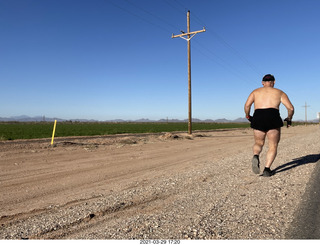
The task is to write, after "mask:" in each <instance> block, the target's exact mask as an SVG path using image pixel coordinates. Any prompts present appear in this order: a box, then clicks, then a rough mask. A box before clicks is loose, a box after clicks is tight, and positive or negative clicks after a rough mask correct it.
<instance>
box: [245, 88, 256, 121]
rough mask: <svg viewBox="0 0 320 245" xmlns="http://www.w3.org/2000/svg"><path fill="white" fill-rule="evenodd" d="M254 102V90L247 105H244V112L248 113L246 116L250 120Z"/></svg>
mask: <svg viewBox="0 0 320 245" xmlns="http://www.w3.org/2000/svg"><path fill="white" fill-rule="evenodd" d="M253 102H254V95H253V92H252V93H251V94H250V95H249V97H248V99H247V101H246V103H245V105H244V112H245V114H246V118H247V119H248V120H249V119H250V109H251V106H252V104H253Z"/></svg>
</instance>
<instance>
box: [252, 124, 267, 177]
mask: <svg viewBox="0 0 320 245" xmlns="http://www.w3.org/2000/svg"><path fill="white" fill-rule="evenodd" d="M253 134H254V145H253V158H252V171H253V172H254V173H255V174H259V173H260V160H259V155H260V153H261V151H262V148H263V145H264V141H265V138H266V133H265V132H263V131H260V130H256V129H255V130H253Z"/></svg>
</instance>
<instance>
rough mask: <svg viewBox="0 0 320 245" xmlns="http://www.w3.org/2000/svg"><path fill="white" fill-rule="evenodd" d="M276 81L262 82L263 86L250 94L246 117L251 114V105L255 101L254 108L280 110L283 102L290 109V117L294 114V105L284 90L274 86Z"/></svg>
mask: <svg viewBox="0 0 320 245" xmlns="http://www.w3.org/2000/svg"><path fill="white" fill-rule="evenodd" d="M274 83H275V81H269V82H262V85H263V87H262V88H257V89H255V90H254V91H252V93H251V94H250V95H249V97H248V99H247V102H246V104H245V108H244V109H245V113H246V117H247V118H248V116H249V115H250V109H251V105H252V104H253V103H254V109H255V110H256V109H265V108H275V109H278V110H279V106H280V104H281V103H282V104H283V105H284V106H285V107H286V108H287V110H288V117H289V118H290V119H291V118H292V116H293V111H294V108H293V105H292V104H291V102H290V100H289V98H288V96H287V94H286V93H284V92H283V91H282V90H280V89H277V88H274Z"/></svg>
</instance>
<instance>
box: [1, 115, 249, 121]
mask: <svg viewBox="0 0 320 245" xmlns="http://www.w3.org/2000/svg"><path fill="white" fill-rule="evenodd" d="M54 120H57V121H58V122H66V121H69V122H70V121H72V122H188V119H184V120H180V119H160V120H150V119H147V118H141V119H138V120H123V119H114V120H105V121H98V120H93V119H91V120H88V119H71V120H66V119H62V118H50V117H44V116H36V117H30V116H26V115H22V116H13V117H0V122H53V121H54ZM192 122H208V123H212V122H216V123H230V122H248V120H247V119H246V118H237V119H235V120H228V119H225V118H222V119H217V120H211V119H206V120H200V119H197V118H193V119H192Z"/></svg>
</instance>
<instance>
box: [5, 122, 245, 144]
mask: <svg viewBox="0 0 320 245" xmlns="http://www.w3.org/2000/svg"><path fill="white" fill-rule="evenodd" d="M247 127H249V123H193V124H192V130H193V131H194V130H215V129H226V128H247ZM52 131H53V122H50V123H49V122H33V123H22V122H8V123H6V122H2V123H0V140H2V141H3V140H16V139H38V138H50V137H51V136H52ZM174 131H182V132H183V131H185V132H187V131H188V124H187V123H80V122H57V126H56V133H55V137H65V136H93V135H110V134H125V133H160V132H174Z"/></svg>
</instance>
